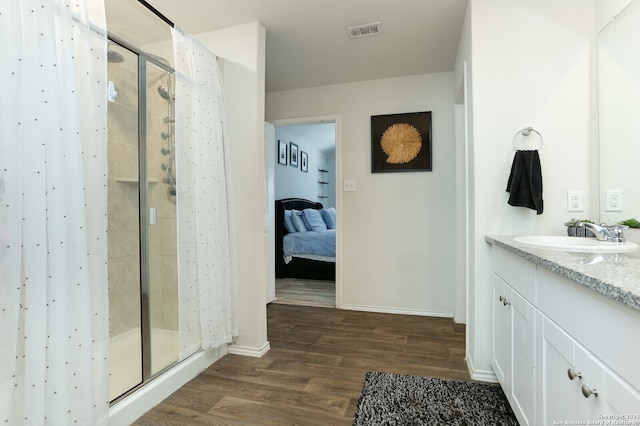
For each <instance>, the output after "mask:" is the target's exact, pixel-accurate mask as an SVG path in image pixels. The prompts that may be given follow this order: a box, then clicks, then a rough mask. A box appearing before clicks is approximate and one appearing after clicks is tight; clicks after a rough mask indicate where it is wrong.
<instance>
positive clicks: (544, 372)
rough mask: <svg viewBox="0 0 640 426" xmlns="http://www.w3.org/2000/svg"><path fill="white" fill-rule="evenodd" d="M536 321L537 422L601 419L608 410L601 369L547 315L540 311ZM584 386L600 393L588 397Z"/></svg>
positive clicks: (549, 422) (545, 423) (550, 422)
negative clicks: (605, 403)
mask: <svg viewBox="0 0 640 426" xmlns="http://www.w3.org/2000/svg"><path fill="white" fill-rule="evenodd" d="M537 323H538V324H537V325H538V329H539V331H540V332H539V333H538V336H539V339H538V342H539V351H538V359H537V366H536V367H537V371H538V393H537V395H538V423H539V424H543V425H547V424H558V423H557V422H565V421H587V420H598V419H599V418H598V415H599V414H600V415H602V414H603V413H604V412H605V411H604V404H603V399H602V397H601V392H602V387H603V370H602V368H600V367H599V366H598V365H597V362H595V360H594V358H593V357H592V356H591V355H590V354H588V353H587V352H586V351H585V350H584V349H583V348H582V347H581V346H579V345H578V344H577V343H576V342H575V341H574V340H573V339H572V338H571V337H570V336H569V335H568V334H566V333H565V332H564V331H562V330H561V329H560V328H559V327H558V326H557V325H555V324H554V323H553V322H551V321H550V320H549V319H548V318H547V317H545V316H544V315H542V314H538V316H537ZM583 386H586V387H587V390H589V391H595V392H597V393H598V396H596V395H595V394H592V395H590V396H588V397H586V396H585V395H583V390H582V388H583ZM554 422H556V423H554Z"/></svg>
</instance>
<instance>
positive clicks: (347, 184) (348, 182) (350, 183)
mask: <svg viewBox="0 0 640 426" xmlns="http://www.w3.org/2000/svg"><path fill="white" fill-rule="evenodd" d="M355 191H356V181H355V180H353V179H345V180H344V192H355Z"/></svg>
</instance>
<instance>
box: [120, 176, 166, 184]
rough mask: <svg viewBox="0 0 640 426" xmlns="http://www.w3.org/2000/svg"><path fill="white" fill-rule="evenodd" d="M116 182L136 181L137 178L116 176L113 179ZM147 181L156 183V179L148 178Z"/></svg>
mask: <svg viewBox="0 0 640 426" xmlns="http://www.w3.org/2000/svg"><path fill="white" fill-rule="evenodd" d="M115 181H116V182H121V183H138V178H124V177H122V178H116V179H115ZM147 182H149V183H158V182H159V181H158V179H149V180H148V181H147Z"/></svg>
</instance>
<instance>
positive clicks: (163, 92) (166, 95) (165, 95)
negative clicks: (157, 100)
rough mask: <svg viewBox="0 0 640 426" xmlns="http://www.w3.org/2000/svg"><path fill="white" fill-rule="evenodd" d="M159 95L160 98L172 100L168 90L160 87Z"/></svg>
mask: <svg viewBox="0 0 640 426" xmlns="http://www.w3.org/2000/svg"><path fill="white" fill-rule="evenodd" d="M158 93H159V94H160V96H162V97H163V98H164V99H166V100H168V101H170V100H171V95H170V94H169V91H168V90H167V89H165V88H164V87H162V86H158Z"/></svg>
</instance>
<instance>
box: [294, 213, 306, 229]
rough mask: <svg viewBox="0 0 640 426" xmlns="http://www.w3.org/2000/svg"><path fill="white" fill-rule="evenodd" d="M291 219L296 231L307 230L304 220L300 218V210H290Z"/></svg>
mask: <svg viewBox="0 0 640 426" xmlns="http://www.w3.org/2000/svg"><path fill="white" fill-rule="evenodd" d="M291 221H292V222H293V226H295V227H296V230H297V231H298V232H307V231H308V229H307V226H306V225H305V224H304V220H302V212H301V211H300V210H291Z"/></svg>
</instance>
